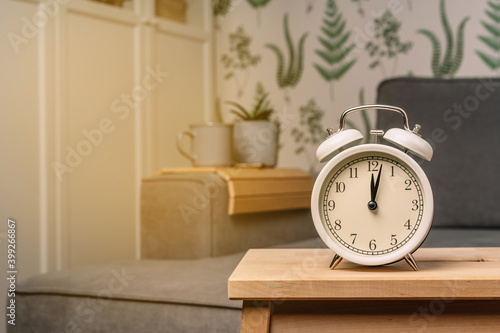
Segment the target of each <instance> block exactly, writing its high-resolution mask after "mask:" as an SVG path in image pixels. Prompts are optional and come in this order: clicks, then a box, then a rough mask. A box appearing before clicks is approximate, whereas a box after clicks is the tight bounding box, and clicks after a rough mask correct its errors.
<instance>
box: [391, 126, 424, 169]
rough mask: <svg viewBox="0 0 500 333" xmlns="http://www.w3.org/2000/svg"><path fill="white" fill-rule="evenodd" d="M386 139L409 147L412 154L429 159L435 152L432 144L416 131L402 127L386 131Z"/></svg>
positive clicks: (397, 144)
mask: <svg viewBox="0 0 500 333" xmlns="http://www.w3.org/2000/svg"><path fill="white" fill-rule="evenodd" d="M384 139H386V140H387V141H389V142H390V143H393V144H395V145H396V146H398V147H401V148H403V149H408V151H409V152H411V153H412V154H414V155H417V156H419V157H421V158H423V159H425V160H427V161H430V160H431V159H432V154H433V152H432V147H431V145H430V144H429V143H428V142H427V141H425V140H424V139H422V138H421V137H420V135H419V134H417V133H415V132H412V131H409V130H404V129H402V128H391V129H390V130H388V131H387V132H386V133H385V135H384Z"/></svg>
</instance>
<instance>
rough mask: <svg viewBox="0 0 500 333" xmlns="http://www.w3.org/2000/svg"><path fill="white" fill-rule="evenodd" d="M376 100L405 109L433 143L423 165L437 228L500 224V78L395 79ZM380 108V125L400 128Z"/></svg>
mask: <svg viewBox="0 0 500 333" xmlns="http://www.w3.org/2000/svg"><path fill="white" fill-rule="evenodd" d="M377 96H378V97H377V102H378V103H380V104H389V105H395V106H399V107H402V108H403V109H404V110H405V111H406V113H407V114H408V117H409V120H410V126H412V124H415V123H418V124H421V125H422V126H423V127H422V130H421V134H422V136H423V137H424V138H425V139H426V140H427V141H429V142H430V143H431V145H432V146H433V147H434V157H433V159H432V161H431V162H422V164H421V165H422V168H423V169H424V171H425V172H426V174H427V175H428V177H429V180H430V182H431V185H432V188H433V193H434V202H435V215H434V222H433V226H435V227H462V226H463V227H474V228H477V227H500V205H499V202H498V199H499V198H500V196H499V194H500V191H499V189H500V177H499V173H498V172H499V170H500V78H495V79H492V78H482V79H426V78H396V79H390V80H386V81H384V82H382V83H381V84H380V85H379V88H378V94H377ZM401 119H402V118H401V116H399V115H398V114H397V113H394V112H384V111H379V113H378V127H379V128H380V129H388V128H392V127H401V126H402V120H401Z"/></svg>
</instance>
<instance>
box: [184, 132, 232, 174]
mask: <svg viewBox="0 0 500 333" xmlns="http://www.w3.org/2000/svg"><path fill="white" fill-rule="evenodd" d="M189 128H190V129H189V130H187V131H182V132H179V134H178V135H177V149H178V150H179V152H180V153H181V154H182V155H183V156H185V157H187V158H188V159H189V160H190V161H191V162H192V163H193V165H194V166H228V165H231V162H232V157H231V151H232V144H231V142H232V135H233V125H231V124H223V123H203V124H193V125H190V126H189ZM184 136H188V137H189V138H190V139H191V153H188V152H187V151H186V150H184V148H183V145H182V141H183V138H184Z"/></svg>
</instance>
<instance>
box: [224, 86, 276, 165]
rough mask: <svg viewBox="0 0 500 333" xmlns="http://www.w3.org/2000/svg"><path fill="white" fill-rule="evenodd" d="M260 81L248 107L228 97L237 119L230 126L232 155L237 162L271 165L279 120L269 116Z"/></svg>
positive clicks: (271, 110) (270, 111)
mask: <svg viewBox="0 0 500 333" xmlns="http://www.w3.org/2000/svg"><path fill="white" fill-rule="evenodd" d="M268 96H269V94H268V93H267V92H264V89H263V88H262V85H260V84H258V85H257V92H256V99H255V100H256V102H255V104H254V105H253V108H251V109H249V110H247V109H246V108H244V107H243V106H242V105H241V104H239V103H236V102H232V101H228V102H226V103H227V104H229V105H231V106H232V107H233V108H232V109H231V110H230V112H231V113H233V114H234V115H236V117H237V119H236V121H235V123H234V129H233V157H234V159H235V160H236V162H237V163H244V164H256V165H259V166H265V167H274V166H275V165H276V161H277V155H278V134H279V125H278V122H276V121H273V120H271V116H272V114H273V112H274V109H273V108H272V107H271V105H270V102H269V100H268V99H267V98H268Z"/></svg>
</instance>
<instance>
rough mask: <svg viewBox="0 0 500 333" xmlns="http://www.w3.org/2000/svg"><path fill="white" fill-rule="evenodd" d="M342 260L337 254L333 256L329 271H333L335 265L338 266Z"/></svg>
mask: <svg viewBox="0 0 500 333" xmlns="http://www.w3.org/2000/svg"><path fill="white" fill-rule="evenodd" d="M342 259H343V258H342V257H341V256H339V255H338V254H335V256H334V257H333V260H332V263H331V264H330V269H334V268H335V267H337V265H338V264H340V262H341V261H342Z"/></svg>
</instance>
